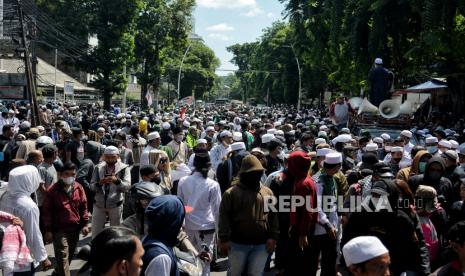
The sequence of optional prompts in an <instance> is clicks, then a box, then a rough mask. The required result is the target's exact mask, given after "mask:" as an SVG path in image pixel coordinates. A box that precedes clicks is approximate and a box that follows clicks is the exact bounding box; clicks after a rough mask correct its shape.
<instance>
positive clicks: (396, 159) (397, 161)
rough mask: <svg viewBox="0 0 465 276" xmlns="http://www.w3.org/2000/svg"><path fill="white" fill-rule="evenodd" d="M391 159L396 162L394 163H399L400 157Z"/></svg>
mask: <svg viewBox="0 0 465 276" xmlns="http://www.w3.org/2000/svg"><path fill="white" fill-rule="evenodd" d="M392 160H394V162H396V163H399V162H400V160H402V158H393V159H392Z"/></svg>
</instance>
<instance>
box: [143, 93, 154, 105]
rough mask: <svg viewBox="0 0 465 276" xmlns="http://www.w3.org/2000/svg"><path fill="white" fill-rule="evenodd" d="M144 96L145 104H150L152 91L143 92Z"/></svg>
mask: <svg viewBox="0 0 465 276" xmlns="http://www.w3.org/2000/svg"><path fill="white" fill-rule="evenodd" d="M145 98H146V99H147V105H148V106H152V103H153V98H152V92H151V91H147V94H145Z"/></svg>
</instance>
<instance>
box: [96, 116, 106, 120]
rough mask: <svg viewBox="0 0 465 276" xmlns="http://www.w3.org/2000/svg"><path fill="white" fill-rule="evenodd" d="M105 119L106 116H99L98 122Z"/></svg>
mask: <svg viewBox="0 0 465 276" xmlns="http://www.w3.org/2000/svg"><path fill="white" fill-rule="evenodd" d="M103 119H105V116H103V115H98V116H97V120H103Z"/></svg>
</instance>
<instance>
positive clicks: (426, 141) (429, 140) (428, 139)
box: [425, 136, 438, 144]
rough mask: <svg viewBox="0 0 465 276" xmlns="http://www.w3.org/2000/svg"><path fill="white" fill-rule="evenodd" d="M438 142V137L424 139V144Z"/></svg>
mask: <svg viewBox="0 0 465 276" xmlns="http://www.w3.org/2000/svg"><path fill="white" fill-rule="evenodd" d="M437 142H438V138H436V137H434V136H431V137H428V138H426V139H425V143H426V144H435V143H437Z"/></svg>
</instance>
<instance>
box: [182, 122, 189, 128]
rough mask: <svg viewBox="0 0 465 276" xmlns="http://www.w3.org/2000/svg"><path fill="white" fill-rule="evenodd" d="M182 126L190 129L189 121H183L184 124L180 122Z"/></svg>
mask: <svg viewBox="0 0 465 276" xmlns="http://www.w3.org/2000/svg"><path fill="white" fill-rule="evenodd" d="M182 125H183V126H184V127H190V126H191V123H189V121H184V122H182Z"/></svg>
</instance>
